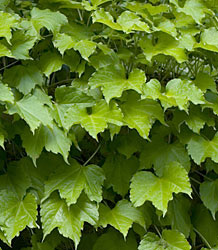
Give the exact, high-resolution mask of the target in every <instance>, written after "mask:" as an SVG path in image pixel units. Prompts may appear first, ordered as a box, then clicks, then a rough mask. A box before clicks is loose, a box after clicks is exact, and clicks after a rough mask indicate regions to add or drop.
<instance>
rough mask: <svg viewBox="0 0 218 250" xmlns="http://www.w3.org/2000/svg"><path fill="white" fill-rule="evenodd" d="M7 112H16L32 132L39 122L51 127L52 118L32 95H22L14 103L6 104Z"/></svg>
mask: <svg viewBox="0 0 218 250" xmlns="http://www.w3.org/2000/svg"><path fill="white" fill-rule="evenodd" d="M8 113H9V114H10V115H13V114H15V113H17V114H18V115H19V116H20V117H21V118H22V119H24V120H25V121H26V123H27V124H28V125H29V127H30V129H31V131H32V132H33V133H34V131H35V130H36V129H37V128H38V127H39V126H40V124H43V125H45V126H50V127H52V118H51V116H50V114H49V112H48V109H47V108H46V107H45V106H43V104H42V103H40V102H39V100H38V99H37V98H36V97H35V96H33V95H32V96H31V95H28V96H24V97H23V98H22V99H21V100H19V101H17V102H15V104H13V105H12V104H10V105H8Z"/></svg>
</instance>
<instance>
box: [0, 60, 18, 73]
mask: <svg viewBox="0 0 218 250" xmlns="http://www.w3.org/2000/svg"><path fill="white" fill-rule="evenodd" d="M17 62H18V61H15V62H12V63H10V64H8V65H6V66H4V67H3V68H1V69H0V71H2V70H4V69H6V68H8V67H10V66H12V65H14V64H16V63H17Z"/></svg>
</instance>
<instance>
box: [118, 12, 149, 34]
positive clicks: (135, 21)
mask: <svg viewBox="0 0 218 250" xmlns="http://www.w3.org/2000/svg"><path fill="white" fill-rule="evenodd" d="M117 23H118V24H119V25H120V26H121V27H122V30H123V31H124V32H125V33H130V32H132V31H133V30H137V31H146V32H149V31H150V29H149V26H148V24H147V23H145V22H142V21H141V20H140V18H139V17H138V16H137V15H136V14H135V13H133V12H130V11H124V12H122V14H121V15H120V16H119V17H118V19H117Z"/></svg>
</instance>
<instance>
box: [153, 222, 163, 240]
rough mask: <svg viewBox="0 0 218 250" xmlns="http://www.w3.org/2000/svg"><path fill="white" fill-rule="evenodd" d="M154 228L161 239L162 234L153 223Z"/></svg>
mask: <svg viewBox="0 0 218 250" xmlns="http://www.w3.org/2000/svg"><path fill="white" fill-rule="evenodd" d="M154 228H155V230H156V231H157V233H158V235H159V236H160V238H161V239H162V235H161V233H160V231H159V229H158V227H157V226H156V225H154Z"/></svg>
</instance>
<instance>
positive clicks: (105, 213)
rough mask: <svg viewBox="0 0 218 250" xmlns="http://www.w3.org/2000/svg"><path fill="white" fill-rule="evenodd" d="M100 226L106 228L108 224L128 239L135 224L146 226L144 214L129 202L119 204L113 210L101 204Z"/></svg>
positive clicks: (124, 201) (122, 201)
mask: <svg viewBox="0 0 218 250" xmlns="http://www.w3.org/2000/svg"><path fill="white" fill-rule="evenodd" d="M99 216H100V217H99V222H98V224H99V225H100V226H103V227H106V226H107V225H108V224H109V225H111V226H113V227H114V228H116V229H117V230H119V231H120V232H121V233H122V234H123V236H124V238H126V236H127V234H128V231H129V229H130V227H131V226H132V224H133V222H136V223H138V224H140V225H141V226H143V227H144V226H145V221H144V217H143V214H142V213H141V212H140V211H139V210H138V209H137V208H135V207H133V206H132V204H131V203H130V202H129V201H127V200H121V201H119V202H117V204H116V206H115V207H114V208H113V209H110V208H109V207H107V206H105V205H103V204H100V208H99Z"/></svg>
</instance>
